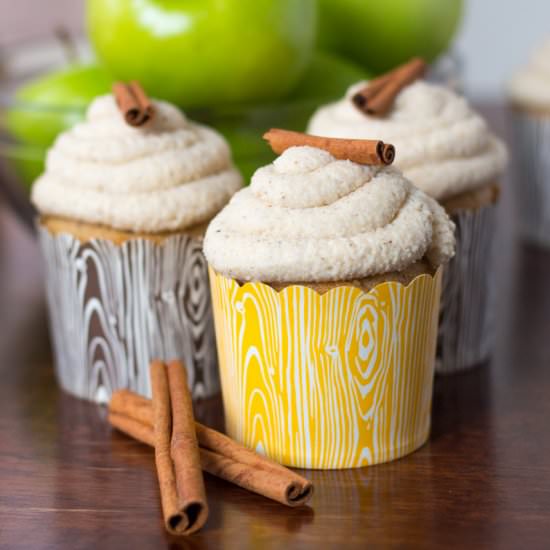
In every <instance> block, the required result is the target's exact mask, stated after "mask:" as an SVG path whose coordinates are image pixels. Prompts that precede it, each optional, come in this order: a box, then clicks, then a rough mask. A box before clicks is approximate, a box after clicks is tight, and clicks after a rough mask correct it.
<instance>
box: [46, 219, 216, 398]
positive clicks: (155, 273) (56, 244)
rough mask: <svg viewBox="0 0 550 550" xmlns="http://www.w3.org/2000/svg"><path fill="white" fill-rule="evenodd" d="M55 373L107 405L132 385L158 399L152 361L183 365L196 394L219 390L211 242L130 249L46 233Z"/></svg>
mask: <svg viewBox="0 0 550 550" xmlns="http://www.w3.org/2000/svg"><path fill="white" fill-rule="evenodd" d="M38 232H39V239H40V244H41V248H42V251H43V256H44V258H45V264H46V291H47V299H48V305H49V315H50V332H51V336H52V341H53V347H54V354H55V367H56V375H57V379H58V381H59V384H60V385H61V387H62V388H63V389H64V390H66V391H67V392H69V393H71V394H73V395H76V396H78V397H81V398H85V399H90V400H92V401H96V402H106V401H107V400H108V399H109V397H110V395H111V393H112V392H113V391H115V390H117V389H120V388H130V389H131V390H134V391H136V392H138V393H140V394H143V395H146V396H150V394H151V387H150V384H149V362H150V361H151V360H152V359H154V358H160V359H165V360H169V359H171V358H180V359H182V360H183V361H184V363H185V365H186V367H187V377H188V381H189V385H190V387H191V389H192V393H193V397H195V398H199V397H208V396H211V395H213V394H215V393H217V392H218V391H219V376H218V367H217V357H216V345H215V335H214V325H213V319H212V308H211V298H210V289H209V284H208V270H207V265H206V260H205V258H204V256H203V254H202V242H201V241H200V240H198V239H195V238H191V237H190V236H188V235H183V234H182V235H178V236H171V237H169V238H167V239H165V240H164V241H163V242H162V243H161V244H157V243H155V242H153V241H150V240H147V239H143V238H137V239H132V240H128V241H126V242H125V243H123V244H121V245H117V244H114V243H113V242H111V241H109V240H103V239H93V240H90V241H88V242H85V243H81V242H80V241H79V240H78V239H76V238H74V237H73V236H71V235H68V234H59V235H52V234H51V233H50V232H49V231H48V230H47V229H45V228H44V227H39V228H38Z"/></svg>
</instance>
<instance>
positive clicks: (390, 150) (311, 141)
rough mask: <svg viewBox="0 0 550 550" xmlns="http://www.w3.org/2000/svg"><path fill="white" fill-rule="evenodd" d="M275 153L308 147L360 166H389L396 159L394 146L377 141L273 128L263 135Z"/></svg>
mask: <svg viewBox="0 0 550 550" xmlns="http://www.w3.org/2000/svg"><path fill="white" fill-rule="evenodd" d="M263 138H264V139H265V140H266V141H267V142H269V144H270V145H271V148H272V149H273V151H274V152H275V153H277V154H278V155H280V154H281V153H282V152H283V151H286V150H287V149H289V148H290V147H297V146H300V145H308V146H310V147H317V148H318V149H324V150H325V151H328V152H329V153H330V154H331V155H332V156H333V157H334V158H337V159H340V160H351V161H353V162H357V163H359V164H371V165H387V164H391V163H392V162H393V160H394V158H395V148H394V146H393V145H390V144H385V143H384V142H382V141H380V140H375V139H342V138H329V137H322V136H312V135H310V134H303V133H301V132H293V131H291V130H281V129H279V128H272V129H271V130H269V131H268V132H266V133H265V134H264V135H263Z"/></svg>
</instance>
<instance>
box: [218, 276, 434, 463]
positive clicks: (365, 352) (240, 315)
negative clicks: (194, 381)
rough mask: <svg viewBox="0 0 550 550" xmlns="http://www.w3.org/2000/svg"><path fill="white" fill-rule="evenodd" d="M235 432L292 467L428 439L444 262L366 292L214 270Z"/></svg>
mask: <svg viewBox="0 0 550 550" xmlns="http://www.w3.org/2000/svg"><path fill="white" fill-rule="evenodd" d="M210 283H211V288H212V302H213V308H214V319H215V325H216V336H217V343H218V355H219V363H220V374H221V380H222V390H223V399H224V407H225V420H226V427H227V431H228V433H229V434H230V435H231V437H233V438H235V439H236V440H238V441H240V442H242V443H244V444H245V445H247V446H248V447H251V448H254V449H256V450H257V451H259V452H263V453H265V454H267V455H268V456H270V457H272V458H273V459H275V460H277V461H278V462H281V463H283V464H286V465H288V466H296V467H305V468H353V467H357V466H365V465H369V464H376V463H378V462H386V461H388V460H392V459H395V458H398V457H400V456H403V455H406V454H408V453H410V452H412V451H414V450H415V449H417V448H418V447H419V446H420V445H422V444H423V443H424V442H425V441H426V439H427V438H428V434H429V429H430V408H431V398H432V383H433V373H434V356H435V343H436V336H437V323H438V312H439V297H440V292H441V270H438V272H437V273H436V275H435V276H430V275H421V276H419V277H417V278H416V279H415V280H414V281H412V283H411V284H410V285H408V286H407V287H405V286H403V285H402V284H400V283H395V282H391V283H383V284H380V285H378V286H376V287H375V288H374V289H373V290H371V291H370V292H363V291H361V290H360V289H357V288H353V287H350V286H341V287H338V288H335V289H333V290H330V291H329V292H327V293H326V294H323V295H319V294H318V293H317V292H315V291H314V290H312V289H310V288H307V287H304V286H292V287H287V288H285V289H284V290H283V291H281V292H277V291H275V290H274V289H272V288H271V287H270V286H267V285H264V284H262V283H247V284H245V285H243V286H241V285H239V284H238V283H237V282H236V281H235V280H233V279H228V278H226V277H223V276H221V275H219V274H217V273H216V272H214V270H212V269H210Z"/></svg>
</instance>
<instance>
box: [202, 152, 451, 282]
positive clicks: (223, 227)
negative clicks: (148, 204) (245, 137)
mask: <svg viewBox="0 0 550 550" xmlns="http://www.w3.org/2000/svg"><path fill="white" fill-rule="evenodd" d="M454 246H455V239H454V225H453V223H452V222H451V221H450V219H449V218H448V216H447V214H446V213H445V211H444V210H443V208H442V207H441V206H439V204H438V203H437V202H436V201H434V200H433V199H431V198H430V197H428V196H427V195H426V194H424V193H423V192H422V191H420V190H419V189H417V188H416V187H414V186H413V185H412V184H411V183H409V181H407V180H406V179H405V178H404V177H403V176H402V175H401V173H400V172H398V171H397V170H395V169H393V168H381V167H375V166H365V165H360V164H356V163H353V162H351V161H349V160H336V159H335V158H334V157H333V156H332V155H331V154H330V153H327V152H326V151H323V150H321V149H316V148H313V147H292V148H290V149H287V150H286V151H285V152H284V153H283V154H282V155H281V156H280V157H279V158H277V159H276V160H275V161H274V162H273V164H269V165H267V166H264V167H263V168H260V169H259V170H257V171H256V173H255V174H254V176H253V178H252V183H251V185H250V187H248V188H245V189H243V190H242V191H239V192H238V193H237V194H235V196H234V197H233V198H232V199H231V201H230V203H229V204H228V205H227V206H226V207H225V208H224V209H223V210H222V211H221V212H220V213H219V214H218V215H217V216H216V217H215V218H214V219H213V220H212V222H211V223H210V226H209V227H208V230H207V232H206V237H205V243H204V252H205V254H206V257H207V259H208V261H209V262H210V264H211V265H212V267H213V268H214V269H215V270H217V271H218V272H220V273H222V274H224V275H226V276H228V277H232V278H235V279H239V280H244V281H250V280H259V281H266V282H299V281H310V282H311V281H313V282H322V281H341V280H349V279H354V278H363V277H368V276H370V275H377V274H383V273H387V272H390V271H399V270H402V269H405V268H406V267H408V266H409V265H411V264H413V263H414V262H416V261H418V260H420V259H421V258H423V257H427V259H428V260H430V262H431V263H432V264H433V265H434V266H437V265H440V264H442V263H445V262H446V261H447V260H448V259H449V258H451V257H452V256H453V254H454Z"/></svg>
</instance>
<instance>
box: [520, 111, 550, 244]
mask: <svg viewBox="0 0 550 550" xmlns="http://www.w3.org/2000/svg"><path fill="white" fill-rule="evenodd" d="M512 113H513V114H512V120H513V133H514V143H515V144H516V150H517V154H516V161H517V166H518V174H520V176H519V177H517V178H516V182H517V185H516V191H517V204H518V205H519V209H520V211H519V223H520V233H521V235H522V237H523V238H525V239H526V240H528V241H531V242H535V243H538V244H541V245H543V246H548V247H550V114H548V116H546V117H544V116H540V115H539V116H537V115H535V114H531V113H528V112H524V111H520V110H519V109H513V111H512Z"/></svg>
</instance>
